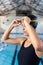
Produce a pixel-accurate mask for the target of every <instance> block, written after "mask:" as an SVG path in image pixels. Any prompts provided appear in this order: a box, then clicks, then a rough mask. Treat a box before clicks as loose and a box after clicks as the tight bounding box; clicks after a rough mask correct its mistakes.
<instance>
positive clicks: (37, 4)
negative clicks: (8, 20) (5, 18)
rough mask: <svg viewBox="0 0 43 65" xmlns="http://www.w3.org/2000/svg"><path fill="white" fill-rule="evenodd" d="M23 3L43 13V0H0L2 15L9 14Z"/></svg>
mask: <svg viewBox="0 0 43 65" xmlns="http://www.w3.org/2000/svg"><path fill="white" fill-rule="evenodd" d="M23 5H25V6H27V7H29V8H30V9H31V10H32V11H33V10H34V11H36V12H37V13H38V14H39V15H43V0H0V15H5V14H8V13H10V11H12V10H16V9H17V8H19V7H20V6H23Z"/></svg>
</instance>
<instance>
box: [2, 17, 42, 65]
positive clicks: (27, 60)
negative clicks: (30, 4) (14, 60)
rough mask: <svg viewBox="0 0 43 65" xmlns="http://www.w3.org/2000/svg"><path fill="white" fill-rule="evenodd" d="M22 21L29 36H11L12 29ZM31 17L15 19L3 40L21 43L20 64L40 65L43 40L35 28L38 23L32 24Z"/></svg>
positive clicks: (24, 31) (25, 32)
mask: <svg viewBox="0 0 43 65" xmlns="http://www.w3.org/2000/svg"><path fill="white" fill-rule="evenodd" d="M20 23H22V25H23V33H24V35H26V36H28V37H27V38H9V35H10V32H11V31H12V29H13V28H14V27H16V26H18V25H20ZM30 23H31V18H29V17H27V16H25V17H23V18H21V20H15V21H13V22H12V23H11V24H10V25H9V27H8V29H7V30H6V31H5V33H4V35H3V36H2V41H3V42H6V43H10V44H16V45H21V49H20V51H19V53H18V63H19V65H38V64H39V62H40V60H41V57H42V55H43V41H42V40H40V39H39V37H38V36H37V33H36V31H35V28H36V26H37V24H36V23H34V25H35V26H34V25H33V24H30Z"/></svg>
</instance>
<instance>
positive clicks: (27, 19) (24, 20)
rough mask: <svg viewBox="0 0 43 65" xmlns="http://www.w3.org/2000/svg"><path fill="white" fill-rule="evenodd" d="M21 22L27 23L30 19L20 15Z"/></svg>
mask: <svg viewBox="0 0 43 65" xmlns="http://www.w3.org/2000/svg"><path fill="white" fill-rule="evenodd" d="M21 21H22V23H23V24H29V23H30V22H31V19H30V18H29V17H27V16H24V17H22V19H21Z"/></svg>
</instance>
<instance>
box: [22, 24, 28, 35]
mask: <svg viewBox="0 0 43 65" xmlns="http://www.w3.org/2000/svg"><path fill="white" fill-rule="evenodd" d="M23 33H24V35H26V36H28V33H27V31H26V28H25V25H24V24H23Z"/></svg>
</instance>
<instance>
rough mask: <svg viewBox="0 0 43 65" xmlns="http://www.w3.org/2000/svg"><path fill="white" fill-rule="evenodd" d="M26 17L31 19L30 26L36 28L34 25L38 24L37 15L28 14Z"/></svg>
mask: <svg viewBox="0 0 43 65" xmlns="http://www.w3.org/2000/svg"><path fill="white" fill-rule="evenodd" d="M28 17H29V18H30V19H31V22H30V25H32V27H33V28H34V29H36V27H37V25H38V23H37V17H36V16H34V15H29V16H28ZM32 20H36V21H35V22H32Z"/></svg>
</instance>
